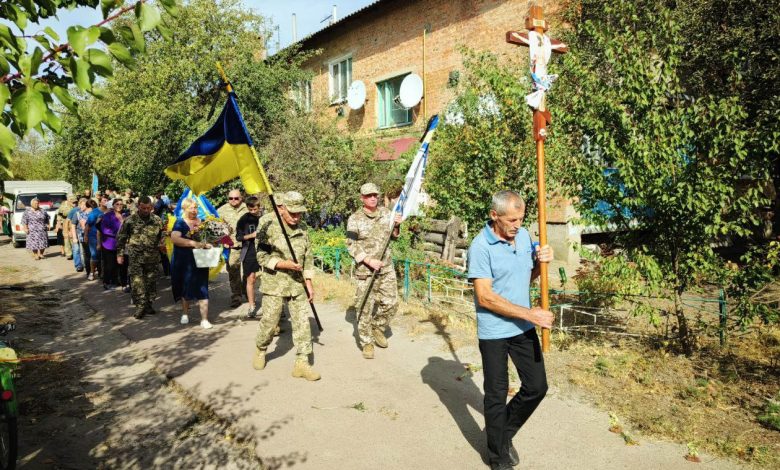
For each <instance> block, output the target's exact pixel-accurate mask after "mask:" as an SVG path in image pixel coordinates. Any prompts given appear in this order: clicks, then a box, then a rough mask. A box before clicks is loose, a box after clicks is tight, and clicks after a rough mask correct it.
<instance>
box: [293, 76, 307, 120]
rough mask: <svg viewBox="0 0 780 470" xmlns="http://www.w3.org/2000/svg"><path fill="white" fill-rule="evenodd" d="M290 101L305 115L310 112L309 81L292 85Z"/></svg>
mask: <svg viewBox="0 0 780 470" xmlns="http://www.w3.org/2000/svg"><path fill="white" fill-rule="evenodd" d="M292 99H293V100H294V101H295V103H297V104H298V109H300V110H301V111H303V112H305V113H309V112H311V80H302V81H300V82H298V83H296V84H294V85H293V87H292Z"/></svg>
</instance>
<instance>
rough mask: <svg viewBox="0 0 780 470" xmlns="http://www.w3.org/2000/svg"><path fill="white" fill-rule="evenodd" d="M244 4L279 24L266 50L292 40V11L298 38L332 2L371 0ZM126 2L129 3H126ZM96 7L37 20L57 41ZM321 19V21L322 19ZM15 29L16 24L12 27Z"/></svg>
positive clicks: (96, 16) (354, 4)
mask: <svg viewBox="0 0 780 470" xmlns="http://www.w3.org/2000/svg"><path fill="white" fill-rule="evenodd" d="M242 1H243V3H244V5H245V6H246V7H247V8H249V9H251V10H253V11H255V12H256V13H259V14H261V15H263V16H264V17H266V18H268V19H269V20H270V21H271V22H272V23H273V24H274V25H277V26H278V27H279V30H278V34H277V33H276V32H275V33H274V37H273V38H272V40H271V42H270V43H269V52H270V53H274V52H276V42H277V40H278V41H279V45H280V47H281V48H285V47H287V46H289V45H290V43H291V42H292V14H293V13H295V14H296V17H297V24H298V28H297V29H298V39H301V38H303V37H305V36H307V35H309V34H312V33H314V32H316V31H318V30H320V29H322V28H324V27H325V26H327V25H328V20H325V19H326V18H328V17H329V16H330V15H331V13H332V11H333V5H336V10H337V13H336V14H337V17H338V18H343V17H344V16H346V15H348V14H350V13H354V12H355V11H357V10H359V9H361V8H363V7H364V6H366V5H369V4H371V3H374V1H375V0H242ZM128 4H129V2H128ZM102 19H103V18H102V15H101V13H100V8H96V9H89V8H77V9H75V10H72V11H68V10H63V11H62V12H61V13H60V14H59V19H53V18H50V19H48V20H45V21H41V27H40V29H43V28H44V27H45V26H51V27H52V28H53V29H54V30H55V31H56V32H57V33H58V34H59V35H60V40H61V41H63V42H64V41H66V40H67V39H66V34H65V32H66V31H67V29H68V27H69V26H72V25H76V24H78V25H82V26H89V25H93V24H95V23H97V22H99V21H100V20H102ZM323 20H325V21H323ZM4 23H8V22H5V21H4ZM33 26H34V25H33V24H30V25H28V27H27V32H28V34H29V33H35V32H36V31H35V30H34V29H33ZM13 29H14V30H15V31H17V29H16V27H13Z"/></svg>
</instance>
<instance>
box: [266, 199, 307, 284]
mask: <svg viewBox="0 0 780 470" xmlns="http://www.w3.org/2000/svg"><path fill="white" fill-rule="evenodd" d="M257 225H258V229H257V261H258V262H259V263H260V266H262V267H263V272H262V273H261V274H260V290H261V291H262V293H263V294H268V295H276V296H280V297H292V296H297V295H301V294H303V293H304V290H303V282H302V281H303V278H305V279H311V278H313V277H314V258H313V255H312V251H311V241H310V240H309V234H308V233H307V231H306V228H307V227H306V223H305V222H303V221H301V222H300V223H299V224H298V225H297V226H296V227H295V228H292V227H290V226H289V225H287V224H285V227H284V228H285V230H287V235H288V236H289V237H290V243H291V244H292V247H293V250H295V256H296V258H297V259H298V264H300V265H301V266H303V273H302V274H301V273H297V272H294V271H288V270H284V269H280V270H276V263H278V262H279V261H282V260H290V261H292V256H291V255H290V250H289V249H288V248H287V242H286V241H285V239H284V234H282V229H281V227H280V226H279V222H278V221H277V220H276V214H274V213H273V212H272V213H269V214H266V215H264V216H263V217H261V218H260V221H259V222H258V224H257Z"/></svg>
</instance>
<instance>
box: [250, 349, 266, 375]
mask: <svg viewBox="0 0 780 470" xmlns="http://www.w3.org/2000/svg"><path fill="white" fill-rule="evenodd" d="M252 367H254V368H255V370H263V369H265V351H264V350H262V349H260V348H258V347H255V357H254V359H252Z"/></svg>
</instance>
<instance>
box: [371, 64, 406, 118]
mask: <svg viewBox="0 0 780 470" xmlns="http://www.w3.org/2000/svg"><path fill="white" fill-rule="evenodd" d="M407 75H409V74H404V75H399V76H397V77H393V78H391V79H389V80H385V81H383V82H378V83H377V84H376V94H377V124H378V127H379V128H380V129H383V128H386V127H398V126H405V125H408V124H411V123H412V110H411V109H406V108H404V107H403V106H401V103H399V102H398V99H397V98H398V95H399V94H400V93H401V82H402V81H403V80H404V77H406V76H407Z"/></svg>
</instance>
